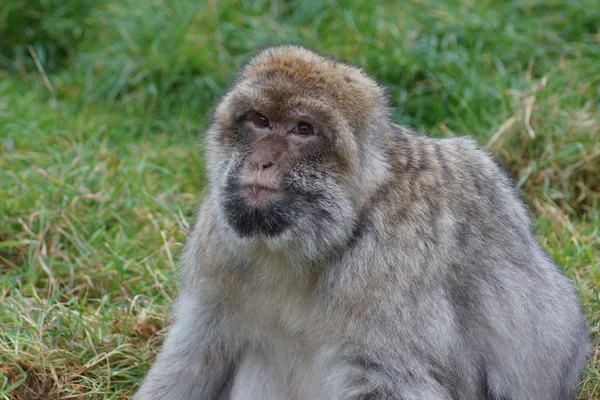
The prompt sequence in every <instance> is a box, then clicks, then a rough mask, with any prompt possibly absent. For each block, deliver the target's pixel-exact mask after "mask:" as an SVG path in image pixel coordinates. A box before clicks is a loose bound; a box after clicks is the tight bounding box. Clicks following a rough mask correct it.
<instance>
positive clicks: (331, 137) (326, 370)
mask: <svg viewBox="0 0 600 400" xmlns="http://www.w3.org/2000/svg"><path fill="white" fill-rule="evenodd" d="M390 110H391V107H390V99H389V95H388V94H387V92H386V90H385V89H384V88H383V86H381V85H380V84H379V83H377V82H376V81H375V80H374V79H373V78H371V77H370V76H368V75H367V74H366V73H365V72H364V71H363V70H362V69H360V68H358V67H355V66H353V65H351V64H348V63H345V62H342V61H338V60H336V59H334V58H330V57H328V56H324V55H321V54H319V53H316V52H313V51H312V50H309V49H306V48H303V47H299V46H295V45H284V46H277V47H271V48H267V49H264V50H262V51H260V52H259V53H258V54H257V55H255V56H254V57H253V58H251V59H250V60H249V61H248V62H247V64H246V65H245V66H243V67H242V68H241V70H240V72H239V73H238V75H237V78H236V79H235V80H234V82H233V84H232V86H231V88H230V89H229V90H228V91H227V92H226V94H224V96H223V97H222V99H221V101H220V102H219V104H218V105H217V106H216V108H215V109H214V110H213V115H212V117H211V125H210V126H209V127H208V129H207V132H206V134H205V137H204V141H205V150H204V151H205V162H206V168H207V181H208V182H207V192H206V195H205V197H204V199H203V200H202V202H201V205H200V206H199V209H198V212H197V216H196V221H195V223H194V225H193V228H192V229H191V231H190V233H189V235H188V238H187V241H186V244H185V246H184V249H183V250H182V254H181V256H180V274H181V278H182V280H181V287H180V292H179V295H178V297H177V299H176V301H175V305H174V316H173V320H174V322H173V324H172V326H171V327H170V329H169V330H168V333H167V335H166V339H165V341H164V343H163V345H162V349H161V350H160V352H159V354H158V355H157V358H156V360H155V362H154V364H153V366H152V367H151V368H150V371H149V373H148V374H147V376H146V377H145V379H144V380H143V382H142V384H141V386H140V388H139V390H138V391H137V393H136V395H135V397H134V399H135V400H159V399H160V400H209V399H211V400H212V399H233V400H241V399H267V400H268V399H298V400H301V399H403V400H421V399H422V400H448V399H458V400H463V399H464V400H470V399H488V400H501V399H502V400H508V399H510V400H536V399H556V400H563V399H568V398H572V397H573V395H574V389H575V387H576V385H577V382H578V376H579V374H580V372H581V371H582V368H583V366H584V364H585V362H586V360H587V358H588V356H589V352H590V344H589V337H588V330H587V323H586V322H585V319H584V318H583V316H582V314H581V311H580V306H579V302H578V299H577V297H576V295H575V293H574V290H573V288H572V287H571V284H570V282H569V281H568V279H567V278H566V277H565V276H564V275H563V273H562V272H561V271H560V269H559V268H558V267H557V265H556V264H555V263H554V262H553V260H552V259H551V258H550V256H549V255H548V254H547V253H546V252H545V251H544V250H543V248H542V247H541V245H540V244H539V243H538V242H537V240H536V238H535V236H534V234H533V233H532V228H531V221H530V217H529V215H528V210H527V208H526V205H525V204H524V202H523V201H522V199H521V197H520V196H521V195H520V193H519V189H518V188H517V187H516V185H515V184H514V182H513V181H512V180H511V179H510V177H509V176H508V174H507V173H506V172H505V171H504V170H503V169H502V168H501V167H499V166H498V164H497V163H496V161H495V160H494V159H493V157H492V156H491V155H490V154H488V153H487V152H486V151H484V150H482V149H480V148H478V146H477V145H476V144H475V142H474V140H472V139H470V138H468V137H456V138H432V137H428V136H426V135H422V134H420V133H416V132H414V131H413V130H411V129H410V128H407V127H404V126H401V125H398V124H396V123H394V122H392V120H391V111H390Z"/></svg>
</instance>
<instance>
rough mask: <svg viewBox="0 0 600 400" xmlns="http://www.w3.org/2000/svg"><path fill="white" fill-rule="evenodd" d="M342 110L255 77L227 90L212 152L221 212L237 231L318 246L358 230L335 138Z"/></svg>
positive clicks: (210, 140)
mask: <svg viewBox="0 0 600 400" xmlns="http://www.w3.org/2000/svg"><path fill="white" fill-rule="evenodd" d="M263 83H264V82H263ZM286 88H287V89H288V90H285V89H286ZM335 111H336V110H335V109H334V108H332V107H331V105H329V104H327V103H325V102H323V99H322V98H321V99H319V98H315V97H314V94H309V93H298V91H296V90H294V87H293V85H287V86H283V87H282V85H281V84H279V85H277V86H276V87H273V86H268V85H267V86H266V87H265V85H262V86H261V85H257V84H256V82H252V81H250V82H248V83H247V84H242V85H240V86H239V87H238V88H237V89H236V90H234V91H232V92H231V93H230V94H229V95H228V96H226V98H225V99H224V101H223V104H222V106H221V107H220V109H219V110H217V115H216V121H215V122H216V124H215V126H214V127H213V129H212V130H211V132H209V138H208V144H209V148H208V149H207V150H208V152H207V153H208V163H209V169H210V170H211V176H212V179H211V180H212V181H213V182H212V184H213V186H214V187H215V188H216V189H217V191H218V192H219V194H218V195H217V196H216V197H217V201H218V202H219V208H220V212H221V215H222V217H223V219H224V220H225V221H226V223H227V224H228V225H229V226H230V227H231V228H233V231H234V232H235V233H236V234H237V235H238V236H240V237H242V238H262V239H265V240H267V241H271V243H273V242H277V243H281V242H290V241H294V240H296V241H303V242H305V243H303V244H302V246H303V247H306V245H308V244H310V245H309V247H312V248H313V249H311V252H313V251H319V250H317V247H322V246H321V244H322V245H329V244H333V243H335V242H339V241H342V240H343V238H345V237H347V236H348V235H350V234H351V232H352V229H351V227H352V225H353V223H354V221H355V219H356V216H355V207H354V200H353V198H352V195H351V193H350V190H349V186H350V182H349V176H350V175H351V174H350V172H349V168H350V165H349V162H348V159H347V158H344V155H343V148H342V149H340V148H339V147H340V143H339V140H337V139H336V138H337V137H338V136H339V135H340V134H341V132H340V129H346V128H345V127H346V123H345V121H343V120H342V119H341V117H340V116H339V115H336V114H335ZM317 242H319V244H318V245H317ZM311 243H312V244H311Z"/></svg>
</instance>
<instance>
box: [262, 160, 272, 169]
mask: <svg viewBox="0 0 600 400" xmlns="http://www.w3.org/2000/svg"><path fill="white" fill-rule="evenodd" d="M273 165H275V163H274V162H273V161H264V162H262V163H261V167H262V169H267V168H270V167H272V166H273Z"/></svg>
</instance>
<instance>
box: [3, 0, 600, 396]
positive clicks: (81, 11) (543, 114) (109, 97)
mask: <svg viewBox="0 0 600 400" xmlns="http://www.w3.org/2000/svg"><path fill="white" fill-rule="evenodd" d="M63 3H64V6H62V7H58V8H57V7H55V6H52V5H51V3H50V2H49V1H47V0H36V1H34V2H25V1H14V2H3V3H2V4H1V5H0V194H1V196H2V197H1V200H0V398H6V399H9V398H10V399H17V400H20V399H42V398H43V399H59V398H61V399H62V398H70V397H80V398H86V399H124V398H127V397H128V396H130V395H131V394H132V393H133V392H134V391H135V388H136V387H137V384H138V383H139V382H140V380H141V378H142V377H143V376H144V374H145V372H146V371H147V369H148V368H149V366H150V364H151V362H152V359H153V357H154V355H155V354H156V351H157V350H158V348H159V346H160V342H161V340H162V337H163V334H164V328H165V326H166V325H167V323H168V320H167V318H168V311H169V304H170V301H171V299H172V296H173V294H174V293H175V292H176V288H177V277H176V259H177V254H178V252H179V249H180V247H181V242H182V241H183V239H184V238H185V235H186V232H187V230H188V228H189V223H190V221H191V219H192V217H193V211H194V207H195V204H196V203H197V202H198V200H199V199H200V198H201V197H202V194H203V181H204V178H203V161H202V158H201V152H200V146H201V138H202V131H203V129H204V127H205V124H206V122H207V121H206V118H207V115H208V112H209V110H210V107H211V106H212V105H213V104H214V102H215V101H216V100H217V99H218V97H219V95H221V94H222V93H223V91H224V90H225V89H226V87H227V85H228V83H229V82H230V80H231V78H232V77H233V75H234V73H235V71H236V69H237V68H238V67H239V66H240V65H241V64H242V63H243V62H244V60H246V59H247V57H248V56H249V55H251V54H253V53H254V52H255V51H257V50H258V49H260V48H262V47H264V46H267V45H270V44H277V43H289V42H293V43H299V44H303V45H306V46H309V47H312V48H314V49H316V50H319V51H322V52H325V53H327V54H330V55H333V56H336V57H338V58H342V59H344V60H347V61H350V62H353V63H355V64H358V65H360V66H361V67H363V68H364V69H365V70H366V71H367V72H369V73H370V74H372V75H373V76H375V77H376V78H377V79H378V80H379V81H380V82H381V83H383V84H385V85H386V86H388V87H389V89H390V96H391V99H392V101H393V106H394V107H395V113H394V119H395V120H396V121H398V122H401V123H405V124H409V125H411V126H414V127H415V128H417V129H420V130H423V131H426V132H427V133H429V134H431V135H436V136H453V135H472V136H473V137H475V138H476V139H477V140H478V141H479V143H480V144H481V145H482V146H487V147H488V148H489V149H490V150H492V151H493V152H494V153H495V154H496V155H497V156H498V157H499V158H500V159H501V160H502V161H503V162H504V163H505V164H506V166H507V168H508V170H509V171H510V173H511V174H512V175H513V176H514V177H515V179H516V180H517V181H518V182H519V184H520V185H521V186H522V188H523V190H524V193H525V198H526V200H527V202H528V203H529V205H530V207H531V210H532V214H533V215H534V218H535V219H536V234H537V235H538V237H539V239H540V241H541V242H542V244H543V245H544V247H545V248H546V249H547V250H548V252H549V253H550V254H551V255H552V257H554V259H555V260H557V262H558V263H559V265H560V266H561V268H562V269H563V270H564V271H565V273H566V274H567V275H568V276H569V278H571V279H572V281H573V283H574V284H575V286H576V288H577V291H578V294H579V296H580V299H581V303H582V307H583V310H584V312H585V315H586V317H587V319H588V322H589V324H590V328H591V332H592V337H593V339H594V341H595V343H596V352H595V353H594V356H593V359H592V360H591V361H590V364H589V365H588V367H587V369H586V372H585V375H584V376H583V377H582V378H583V382H582V384H581V386H580V394H579V398H580V399H596V398H600V372H599V370H598V367H599V366H600V348H599V347H598V341H599V339H600V298H599V293H600V266H599V265H598V264H599V260H600V244H599V243H600V196H599V192H600V105H599V98H600V62H599V61H598V60H600V32H599V29H600V8H599V7H597V1H596V0H578V1H567V0H561V1H559V0H545V1H541V0H540V1H538V0H520V1H516V0H515V1H499V0H489V1H484V2H481V1H475V0H471V1H462V2H459V1H456V0H454V1H447V2H443V4H441V2H436V1H433V0H426V1H416V0H412V1H405V2H395V1H387V2H378V5H377V6H374V5H373V2H371V1H367V0H364V1H350V0H327V1H323V2H300V1H283V0H281V1H278V0H272V1H263V2H260V1H259V2H256V1H243V2H241V3H239V2H234V1H232V0H224V1H219V2H217V1H207V2H198V1H192V0H187V1H178V2H175V1H173V2H169V1H167V0H135V1H134V0H123V1H116V0H114V1H113V0H110V1H109V0H102V1H91V0H69V1H65V2H63ZM32 56H35V58H36V59H37V61H38V64H39V65H36V62H35V61H36V60H34V59H33V58H32ZM542 290H543V289H542Z"/></svg>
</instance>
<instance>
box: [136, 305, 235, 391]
mask: <svg viewBox="0 0 600 400" xmlns="http://www.w3.org/2000/svg"><path fill="white" fill-rule="evenodd" d="M175 315H176V320H175V323H174V325H173V326H172V327H171V329H170V331H169V333H168V335H167V338H166V340H165V343H164V345H163V347H162V350H161V352H160V354H159V355H158V358H157V360H156V362H155V363H154V365H153V366H152V368H151V369H150V372H149V373H148V375H147V376H146V378H145V379H144V382H143V383H142V385H141V387H140V389H139V391H138V392H137V393H136V395H135V397H134V399H135V400H196V399H206V400H209V399H217V398H219V395H220V393H221V392H222V391H223V390H224V388H225V387H226V386H227V383H228V380H229V379H230V378H231V375H232V371H233V368H234V364H235V358H236V355H237V349H236V346H235V345H233V344H232V342H231V341H228V339H227V337H228V335H227V332H226V331H225V330H224V329H222V328H223V321H222V315H220V313H218V312H217V310H216V309H215V308H214V306H206V305H203V304H202V302H201V301H200V299H199V298H195V297H194V296H193V295H187V296H184V297H182V298H180V299H179V302H178V303H177V305H176V314H175Z"/></svg>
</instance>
